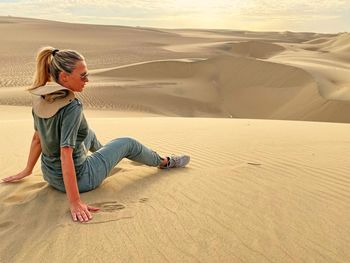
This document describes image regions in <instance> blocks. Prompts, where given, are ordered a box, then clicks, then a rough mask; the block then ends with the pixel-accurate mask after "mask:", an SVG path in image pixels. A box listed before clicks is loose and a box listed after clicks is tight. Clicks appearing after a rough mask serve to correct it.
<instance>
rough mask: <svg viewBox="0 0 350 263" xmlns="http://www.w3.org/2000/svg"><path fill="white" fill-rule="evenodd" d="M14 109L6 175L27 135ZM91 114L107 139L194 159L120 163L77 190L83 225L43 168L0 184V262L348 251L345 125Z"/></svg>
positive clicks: (8, 123) (272, 256)
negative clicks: (86, 210)
mask: <svg viewBox="0 0 350 263" xmlns="http://www.w3.org/2000/svg"><path fill="white" fill-rule="evenodd" d="M7 108H8V107H7ZM16 108H17V110H13V109H11V108H8V111H10V112H17V115H12V116H13V119H12V120H8V119H7V116H8V115H7V114H3V112H4V110H5V109H6V107H4V106H3V107H2V108H1V113H0V115H1V118H0V122H1V127H2V131H1V132H2V138H3V143H2V147H1V149H0V155H1V156H2V158H1V159H0V169H1V170H2V176H5V175H9V174H13V173H15V172H16V171H17V170H18V169H19V168H20V167H22V166H23V165H24V163H25V160H26V155H27V153H28V148H29V147H27V146H29V143H30V137H29V136H28V134H31V132H32V130H33V128H32V121H31V117H30V109H29V108H22V107H16ZM86 115H87V118H88V120H89V123H90V125H91V127H92V128H93V129H94V130H95V131H96V133H97V134H98V135H99V137H100V139H101V141H102V142H103V143H105V142H107V141H108V140H110V139H113V138H115V137H120V136H125V135H128V136H133V137H135V138H137V139H139V140H141V141H143V142H145V143H147V145H149V147H151V148H152V149H155V150H157V151H158V152H159V153H161V154H166V153H169V152H171V153H175V154H176V153H180V152H186V153H189V154H191V156H192V160H193V161H192V163H191V165H190V166H189V167H188V168H185V169H181V170H176V171H175V170H174V171H161V170H157V169H156V168H149V167H146V166H140V165H137V164H136V163H132V162H130V161H127V160H123V161H122V162H121V163H120V164H119V165H118V166H117V168H116V169H115V171H114V173H113V175H112V176H111V177H110V178H109V179H107V180H106V181H105V182H104V183H103V185H102V186H101V187H100V188H98V189H97V190H95V191H93V192H89V193H84V194H82V198H83V199H84V200H85V201H86V202H88V203H91V204H94V205H96V206H98V207H100V208H101V212H99V213H97V214H95V215H94V218H93V220H92V221H90V222H89V223H88V224H86V225H83V224H77V223H74V222H72V221H71V219H70V217H69V214H68V210H67V201H66V196H65V195H64V194H62V193H59V192H57V191H55V190H53V189H52V188H51V187H49V186H48V185H47V184H46V182H44V181H43V179H42V175H41V172H40V170H39V166H37V167H36V169H35V170H34V174H33V175H32V176H30V177H28V178H26V179H25V180H23V181H22V182H19V183H16V184H12V185H3V184H0V208H1V211H2V212H1V213H0V239H1V244H0V247H1V249H0V251H1V253H0V259H1V260H0V261H2V262H9V261H11V262H38V261H42V260H43V258H45V260H47V261H55V260H56V259H57V258H58V257H59V258H60V260H68V261H69V262H81V261H82V260H84V262H96V260H97V257H98V260H99V261H104V262H110V261H113V262H122V261H128V262H140V261H147V262H164V261H170V262H178V261H179V260H180V261H181V262H197V261H201V262H215V261H217V259H218V258H220V260H221V261H222V262H240V261H243V262H293V263H294V262H312V261H314V262H327V263H329V262H344V263H345V262H347V260H348V258H349V257H350V254H349V250H348V249H347V246H348V243H349V241H350V240H349V235H350V227H349V222H350V220H349V219H350V214H349V212H348V211H349V202H350V195H349V191H348V189H349V186H350V177H349V172H348V171H349V169H350V165H349V162H348V156H347V154H346V153H347V152H348V144H347V143H346V142H348V141H349V139H350V137H349V134H350V130H349V127H348V125H346V124H328V123H311V122H310V123H309V122H288V121H267V120H249V119H246V120H230V119H207V118H201V119H198V118H108V119H107V118H103V117H102V118H101V117H99V118H91V117H90V116H91V115H90V112H89V111H87V112H86ZM4 117H5V119H4ZM107 122H108V129H107V128H106V123H107ZM320 131H322V132H320ZM194 135H195V136H194ZM24 146H26V147H24Z"/></svg>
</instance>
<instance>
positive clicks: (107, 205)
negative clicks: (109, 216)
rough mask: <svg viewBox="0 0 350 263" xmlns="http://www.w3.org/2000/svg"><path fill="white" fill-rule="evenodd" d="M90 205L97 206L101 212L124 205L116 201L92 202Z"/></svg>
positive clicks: (113, 210) (121, 207) (113, 209)
mask: <svg viewBox="0 0 350 263" xmlns="http://www.w3.org/2000/svg"><path fill="white" fill-rule="evenodd" d="M91 205H92V206H96V207H99V208H100V211H101V212H115V211H119V210H122V209H124V208H125V205H123V204H119V203H118V202H116V201H110V202H101V203H94V204H91Z"/></svg>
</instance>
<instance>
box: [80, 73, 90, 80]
mask: <svg viewBox="0 0 350 263" xmlns="http://www.w3.org/2000/svg"><path fill="white" fill-rule="evenodd" d="M88 77H89V73H88V72H85V73H83V74H81V75H80V79H81V80H82V81H85V80H87V79H88Z"/></svg>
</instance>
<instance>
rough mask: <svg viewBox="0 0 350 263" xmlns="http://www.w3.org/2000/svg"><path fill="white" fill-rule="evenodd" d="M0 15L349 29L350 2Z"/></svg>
mask: <svg viewBox="0 0 350 263" xmlns="http://www.w3.org/2000/svg"><path fill="white" fill-rule="evenodd" d="M0 15H4V16H7V15H11V16H21V17H32V18H43V19H51V20H58V21H66V22H79V23H91V24H109V25H111V24H112V25H127V26H147V27H162V28H223V29H242V30H258V31H286V30H289V31H309V32H310V31H312V32H330V33H334V32H343V31H348V32H349V31H350V0H153V1H152V0H143V1H141V0H123V1H112V0H61V1H57V0H55V1H53V0H34V1H29V0H13V1H11V0H0Z"/></svg>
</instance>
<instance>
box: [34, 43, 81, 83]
mask: <svg viewBox="0 0 350 263" xmlns="http://www.w3.org/2000/svg"><path fill="white" fill-rule="evenodd" d="M83 60H84V57H83V56H82V55H81V54H79V53H78V52H76V51H74V50H58V49H55V48H53V47H43V48H41V49H40V50H39V52H38V54H37V57H36V71H35V74H34V80H33V84H32V86H31V87H30V88H29V90H32V89H35V88H37V87H40V86H44V85H46V83H47V82H49V81H55V82H56V83H58V82H59V74H60V72H62V71H63V72H67V73H72V71H73V70H74V68H75V64H76V63H77V61H83Z"/></svg>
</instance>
